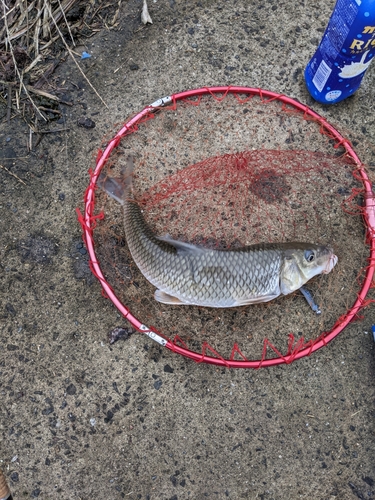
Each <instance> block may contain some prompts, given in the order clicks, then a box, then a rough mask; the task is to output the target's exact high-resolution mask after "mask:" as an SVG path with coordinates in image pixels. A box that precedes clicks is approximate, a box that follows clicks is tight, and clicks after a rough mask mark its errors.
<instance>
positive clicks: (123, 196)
mask: <svg viewBox="0 0 375 500" xmlns="http://www.w3.org/2000/svg"><path fill="white" fill-rule="evenodd" d="M133 171H134V162H133V158H132V157H129V158H128V159H127V162H126V166H125V168H124V169H123V170H122V175H121V177H119V178H114V177H108V176H105V175H104V174H100V176H99V178H98V181H97V184H98V186H99V187H100V188H101V189H103V190H104V191H105V192H106V193H108V195H109V196H111V197H112V198H114V199H115V200H116V201H118V202H119V203H121V205H122V207H123V213H124V229H125V238H126V242H127V245H128V248H129V250H130V253H131V255H132V258H133V260H134V262H135V263H136V265H137V266H138V268H139V270H140V271H141V273H142V274H143V275H144V276H145V278H146V279H147V280H148V281H149V282H150V283H152V284H153V285H154V286H155V287H156V288H157V289H156V291H155V295H154V297H155V299H156V300H157V301H158V302H161V303H163V304H168V305H195V306H204V307H213V308H229V307H239V306H247V305H250V304H258V303H263V302H268V301H270V300H273V299H276V298H277V297H279V296H280V295H288V294H290V293H292V292H294V291H296V290H298V289H300V288H301V287H303V285H304V284H305V283H306V282H307V281H309V280H310V279H311V278H313V277H314V276H317V275H319V274H328V273H329V272H331V271H332V269H333V268H334V267H335V265H336V264H337V261H338V258H337V256H336V255H335V254H334V252H333V249H332V248H331V247H330V246H326V245H317V244H314V243H306V242H282V243H260V244H254V245H249V246H244V247H242V248H236V249H226V250H219V249H211V248H206V247H204V246H198V245H194V244H192V243H186V242H184V241H180V240H174V239H172V238H171V237H170V236H169V235H166V236H157V235H155V234H154V233H153V232H152V230H151V228H150V227H149V226H148V224H147V223H146V221H145V218H144V216H143V213H142V209H141V207H140V206H139V205H138V203H137V202H136V200H135V199H134V196H133Z"/></svg>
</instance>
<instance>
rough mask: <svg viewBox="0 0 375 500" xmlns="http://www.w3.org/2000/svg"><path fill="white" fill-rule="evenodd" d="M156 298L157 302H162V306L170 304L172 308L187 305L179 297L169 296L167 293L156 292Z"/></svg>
mask: <svg viewBox="0 0 375 500" xmlns="http://www.w3.org/2000/svg"><path fill="white" fill-rule="evenodd" d="M154 297H155V300H157V301H158V302H161V303H162V304H168V305H171V306H180V305H186V303H185V302H182V301H181V300H180V299H178V298H177V297H173V295H169V294H168V293H165V292H163V291H162V290H155V294H154Z"/></svg>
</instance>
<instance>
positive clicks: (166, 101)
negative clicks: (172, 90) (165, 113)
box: [150, 95, 172, 108]
mask: <svg viewBox="0 0 375 500" xmlns="http://www.w3.org/2000/svg"><path fill="white" fill-rule="evenodd" d="M171 102H172V97H171V96H170V95H167V96H165V97H161V98H160V99H158V100H157V101H155V102H153V103H152V104H150V108H160V107H162V106H165V105H166V104H170V103H171Z"/></svg>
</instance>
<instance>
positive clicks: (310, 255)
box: [305, 250, 315, 262]
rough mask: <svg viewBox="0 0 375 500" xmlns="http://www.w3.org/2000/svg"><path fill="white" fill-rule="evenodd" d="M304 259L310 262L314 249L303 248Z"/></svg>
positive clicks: (312, 258) (313, 257) (313, 256)
mask: <svg viewBox="0 0 375 500" xmlns="http://www.w3.org/2000/svg"><path fill="white" fill-rule="evenodd" d="M305 259H306V260H307V262H312V261H313V260H314V259H315V252H314V250H305Z"/></svg>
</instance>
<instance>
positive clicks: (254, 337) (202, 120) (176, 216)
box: [93, 92, 373, 367]
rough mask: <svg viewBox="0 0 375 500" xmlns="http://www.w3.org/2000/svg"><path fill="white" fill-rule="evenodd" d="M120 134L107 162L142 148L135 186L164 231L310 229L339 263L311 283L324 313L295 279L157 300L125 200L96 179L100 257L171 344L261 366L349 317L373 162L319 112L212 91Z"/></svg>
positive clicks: (206, 235)
mask: <svg viewBox="0 0 375 500" xmlns="http://www.w3.org/2000/svg"><path fill="white" fill-rule="evenodd" d="M128 123H129V122H128ZM115 145H116V147H115V148H114V149H113V151H112V153H111V155H110V157H109V159H108V160H106V162H105V165H104V167H103V169H102V172H105V173H106V174H107V175H109V176H116V175H117V176H118V175H119V174H120V171H121V168H123V167H124V165H125V162H126V159H127V157H128V156H129V155H130V154H131V155H132V156H133V157H134V164H135V171H134V177H133V184H134V197H135V199H136V201H137V202H138V203H139V204H140V205H141V207H142V209H143V213H144V216H145V218H146V221H147V222H148V223H149V225H150V227H151V228H152V230H153V231H154V232H155V233H156V234H157V235H160V236H163V235H166V234H169V235H170V236H171V237H172V238H174V239H179V240H182V241H186V242H190V243H195V244H199V245H202V246H206V247H211V248H219V249H224V248H239V247H241V246H244V245H251V244H255V243H261V242H288V241H305V242H310V243H318V244H329V245H331V246H332V247H333V249H334V252H335V253H336V255H337V256H338V264H337V266H336V267H335V268H334V269H333V271H332V272H331V273H330V274H328V275H320V276H317V277H316V278H314V279H313V280H312V281H310V282H309V283H308V284H307V288H308V289H309V290H310V291H311V292H312V295H313V296H314V298H315V301H316V302H317V303H318V304H319V305H320V308H321V310H322V314H321V315H319V316H318V315H316V314H314V313H313V312H312V311H311V309H310V308H309V306H308V304H307V302H306V301H305V299H304V298H303V296H302V294H301V293H300V292H298V291H297V292H295V293H293V294H291V295H288V296H286V297H279V298H278V299H276V300H274V301H272V302H269V303H266V304H257V305H251V306H247V307H239V308H234V309H219V310H218V309H210V308H204V307H196V306H183V307H181V306H170V305H164V304H160V303H158V302H156V301H155V299H154V290H155V287H153V286H152V285H151V284H150V283H149V282H148V281H147V280H146V279H145V278H144V277H143V275H142V274H141V272H140V271H139V269H138V268H137V266H136V265H135V264H134V262H133V260H132V257H131V255H130V253H129V251H128V248H127V245H126V241H125V236H124V229H123V214H122V208H121V206H120V205H119V204H117V203H116V202H115V201H114V200H112V199H110V198H109V197H108V196H107V195H106V194H105V193H103V192H101V191H100V190H96V191H95V214H94V215H93V217H94V218H96V217H97V216H98V215H99V214H104V218H103V219H101V220H96V221H95V224H96V229H95V231H94V243H95V252H96V256H97V261H98V263H99V264H100V268H101V271H102V273H103V276H104V279H105V280H106V281H107V282H108V283H109V285H110V287H111V289H113V290H114V293H115V294H116V296H117V297H118V298H119V299H120V301H121V302H122V303H123V304H124V305H126V308H128V309H129V310H130V311H131V314H132V315H133V316H135V317H136V318H138V319H139V320H140V322H141V323H143V324H146V325H148V326H150V325H152V329H153V330H154V331H155V332H161V334H162V335H164V336H165V337H166V338H168V339H171V340H170V342H169V344H171V343H172V344H173V340H172V339H173V338H176V339H177V341H176V342H175V343H176V344H180V345H188V346H189V349H191V350H192V351H195V352H201V351H202V350H203V351H205V352H206V354H207V355H208V356H213V357H215V358H217V357H219V359H224V358H228V357H229V355H230V353H232V356H231V357H232V358H236V359H237V358H238V359H244V358H246V359H257V360H259V365H258V366H261V365H262V364H264V361H265V360H271V364H272V360H276V359H281V358H283V359H284V361H285V359H287V360H288V361H291V360H292V358H293V353H294V355H296V354H298V352H299V351H300V350H301V349H304V348H306V346H307V347H311V346H313V345H314V343H316V342H321V341H323V343H324V338H325V337H326V336H327V335H328V333H329V332H331V331H332V329H333V328H335V327H337V325H340V323H342V322H345V318H346V317H347V314H348V311H349V310H350V309H351V308H352V306H353V304H354V303H355V302H356V300H357V298H358V295H359V294H360V292H361V290H362V286H363V279H364V276H365V271H366V269H367V268H368V267H369V254H370V249H369V244H370V245H372V243H373V242H372V239H371V238H369V232H368V231H367V234H366V230H365V229H366V228H365V225H364V223H363V213H364V210H363V203H364V198H365V196H364V191H365V190H364V184H363V179H362V178H361V175H360V173H359V172H360V168H364V167H363V165H362V166H360V165H358V164H355V162H354V161H353V158H352V157H350V155H348V154H347V150H346V149H345V147H344V146H345V144H340V141H338V140H337V139H336V138H334V137H333V136H332V135H331V134H330V133H328V132H327V130H325V129H323V128H322V126H321V124H319V123H318V122H317V121H316V120H315V119H311V118H309V117H308V116H307V115H306V113H301V112H299V111H296V109H294V108H293V107H292V106H286V105H285V103H283V102H281V101H280V100H278V99H272V100H270V99H265V98H264V96H262V95H260V96H258V95H254V94H250V93H249V94H247V93H245V92H234V93H230V92H228V93H227V94H226V93H222V94H220V93H219V94H217V93H211V92H210V93H208V94H207V95H199V96H193V97H190V98H185V99H181V100H177V99H176V100H173V103H172V104H171V105H169V106H165V107H160V108H158V109H157V112H156V110H155V109H153V108H150V109H149V110H148V111H147V113H144V115H143V116H142V119H140V120H138V121H137V123H136V124H135V125H133V126H131V127H130V128H129V130H127V131H126V133H125V134H124V136H123V137H122V138H121V140H120V139H118V140H117V139H116V144H115ZM364 150H366V149H365V148H364ZM370 156H371V154H370ZM369 161H370V160H369ZM365 175H366V174H365ZM366 236H367V238H366ZM361 300H362V302H361V305H365V304H366V303H367V301H368V300H370V301H371V300H372V299H371V298H369V297H367V299H366V300H364V299H361ZM356 312H359V308H358V311H356ZM358 317H359V316H358V314H353V318H354V319H358ZM125 323H126V322H125ZM233 346H235V349H234V351H233ZM238 346H239V347H238ZM267 346H268V349H267ZM270 346H271V347H270ZM239 353H240V354H239ZM285 356H289V358H285ZM224 364H226V363H224ZM265 364H267V363H265ZM254 367H257V366H256V365H254Z"/></svg>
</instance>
